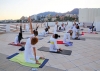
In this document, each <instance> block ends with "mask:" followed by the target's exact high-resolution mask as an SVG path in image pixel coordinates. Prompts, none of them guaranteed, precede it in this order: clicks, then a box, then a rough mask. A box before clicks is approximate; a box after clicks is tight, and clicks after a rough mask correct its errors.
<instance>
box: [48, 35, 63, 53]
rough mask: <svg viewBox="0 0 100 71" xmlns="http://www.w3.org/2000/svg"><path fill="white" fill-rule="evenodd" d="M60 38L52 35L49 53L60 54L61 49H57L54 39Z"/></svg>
mask: <svg viewBox="0 0 100 71" xmlns="http://www.w3.org/2000/svg"><path fill="white" fill-rule="evenodd" d="M58 37H60V36H59V35H58V34H53V35H52V36H51V38H50V49H49V51H51V52H61V51H62V49H61V48H58V46H57V41H56V39H57V38H58Z"/></svg>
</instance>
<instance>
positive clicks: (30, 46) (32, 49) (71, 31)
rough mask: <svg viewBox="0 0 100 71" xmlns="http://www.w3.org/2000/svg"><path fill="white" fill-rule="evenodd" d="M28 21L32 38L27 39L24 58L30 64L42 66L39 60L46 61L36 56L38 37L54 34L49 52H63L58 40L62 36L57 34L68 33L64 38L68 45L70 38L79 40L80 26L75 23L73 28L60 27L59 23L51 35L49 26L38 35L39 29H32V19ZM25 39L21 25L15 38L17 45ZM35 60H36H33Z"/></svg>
mask: <svg viewBox="0 0 100 71" xmlns="http://www.w3.org/2000/svg"><path fill="white" fill-rule="evenodd" d="M28 21H29V23H30V31H31V36H30V37H29V38H28V39H27V41H26V43H25V50H24V56H25V61H26V62H29V63H36V64H40V62H39V61H38V60H39V59H44V57H40V56H37V55H36V46H35V44H37V43H38V37H37V36H44V37H45V36H46V35H47V34H52V36H51V37H50V48H49V51H53V52H61V51H62V49H61V48H59V47H58V45H57V39H58V38H59V37H60V35H58V34H57V32H60V31H64V30H65V31H66V33H65V34H64V36H63V43H64V44H67V43H68V42H70V38H71V37H72V38H73V39H79V30H80V28H79V25H78V24H76V23H74V24H73V26H71V27H69V26H68V24H65V25H64V23H62V24H61V26H59V25H58V22H56V23H55V27H54V32H53V33H51V32H49V29H50V27H49V26H47V27H46V28H45V29H44V30H43V31H42V32H41V33H39V34H38V27H36V29H34V30H33V28H32V22H31V18H30V17H29V18H28ZM22 39H23V37H22V26H21V25H20V32H19V34H18V35H17V36H16V37H15V42H14V43H15V44H21V40H22ZM31 58H33V59H34V60H31Z"/></svg>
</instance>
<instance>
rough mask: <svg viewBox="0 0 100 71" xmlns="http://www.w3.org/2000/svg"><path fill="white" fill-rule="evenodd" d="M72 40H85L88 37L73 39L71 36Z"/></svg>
mask: <svg viewBox="0 0 100 71" xmlns="http://www.w3.org/2000/svg"><path fill="white" fill-rule="evenodd" d="M71 40H83V41H85V40H86V39H85V38H80V39H73V38H71Z"/></svg>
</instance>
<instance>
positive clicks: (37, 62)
mask: <svg viewBox="0 0 100 71" xmlns="http://www.w3.org/2000/svg"><path fill="white" fill-rule="evenodd" d="M33 51H34V56H35V61H36V64H39V65H40V64H41V63H39V61H38V60H37V59H36V48H33Z"/></svg>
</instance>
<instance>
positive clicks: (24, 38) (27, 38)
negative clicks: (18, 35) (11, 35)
mask: <svg viewBox="0 0 100 71" xmlns="http://www.w3.org/2000/svg"><path fill="white" fill-rule="evenodd" d="M28 38H30V37H26V38H24V39H28ZM42 39H43V38H38V40H42Z"/></svg>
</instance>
